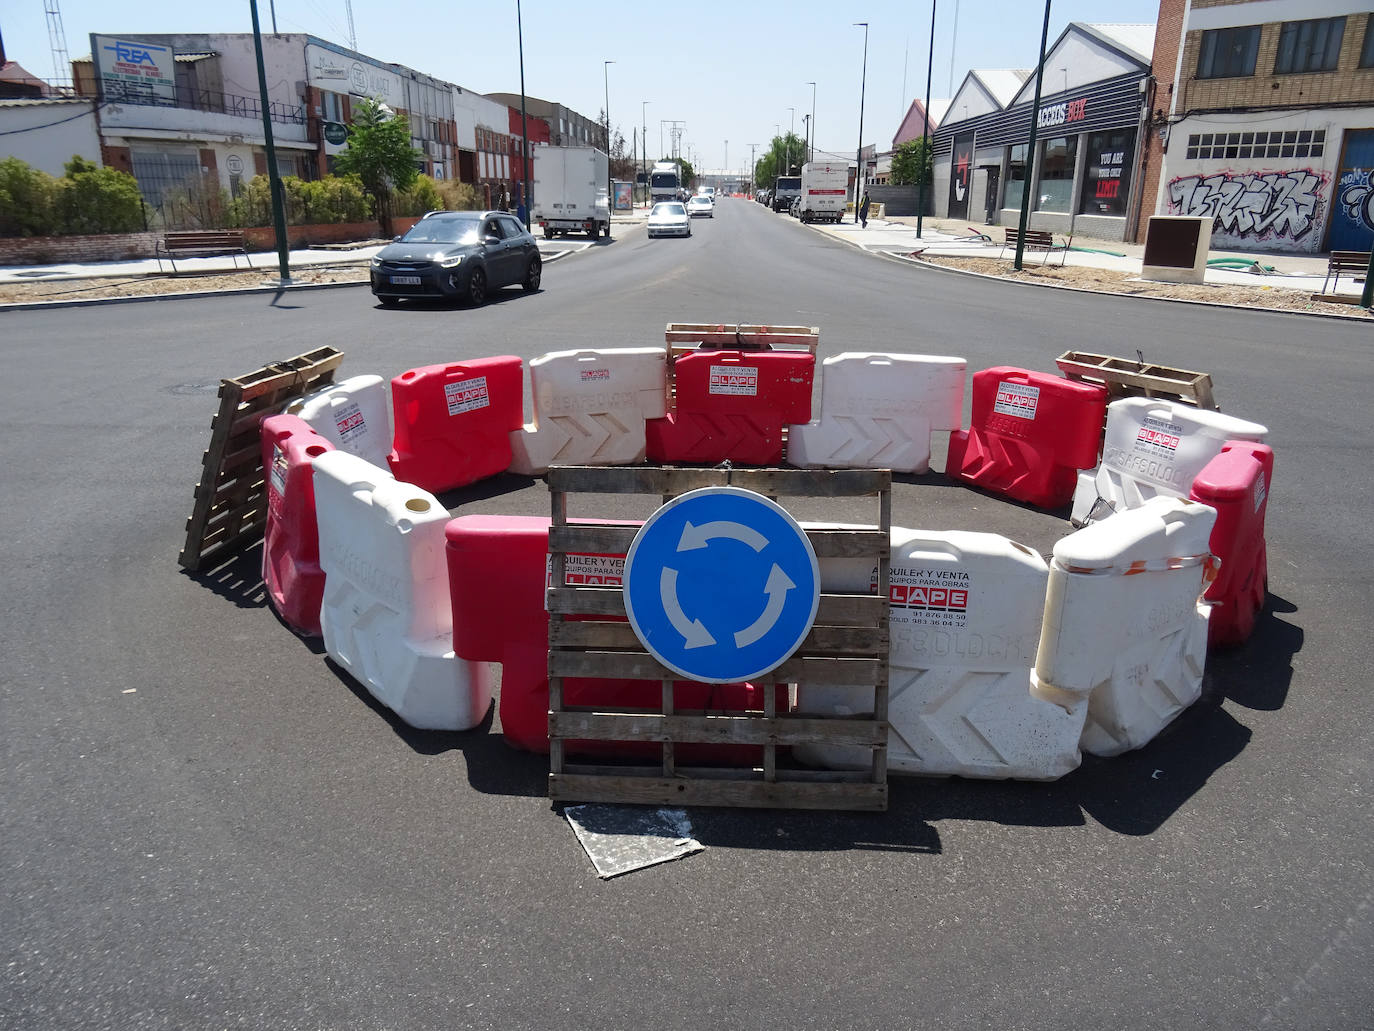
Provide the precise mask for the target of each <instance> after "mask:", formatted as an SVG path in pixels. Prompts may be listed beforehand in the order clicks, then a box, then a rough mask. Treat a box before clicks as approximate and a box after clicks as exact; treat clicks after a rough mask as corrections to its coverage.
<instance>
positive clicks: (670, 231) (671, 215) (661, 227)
mask: <svg viewBox="0 0 1374 1031" xmlns="http://www.w3.org/2000/svg"><path fill="white" fill-rule="evenodd" d="M648 229H649V236H650V238H651V239H652V238H653V237H655V236H691V235H692V219H691V216H689V215H688V214H687V207H686V205H684V204H683V203H682V202H680V201H675V200H664V201H659V202H658V203H657V204H655V205H654V207H653V210H652V211H650V212H649V223H648Z"/></svg>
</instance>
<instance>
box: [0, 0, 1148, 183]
mask: <svg viewBox="0 0 1374 1031" xmlns="http://www.w3.org/2000/svg"><path fill="white" fill-rule="evenodd" d="M937 2H938V5H939V9H938V13H937V17H936V24H935V41H934V42H935V60H934V66H933V80H934V81H933V85H932V96H934V97H936V98H939V97H948V96H949V95H950V92H951V91H950V82H951V78H952V81H953V85H954V88H955V89H957V88H958V86H959V83H960V81H961V80H962V79H963V76H964V74H965V72H966V71H967V70H968V69H969V68H1030V67H1033V66H1034V64H1035V60H1036V56H1037V52H1038V48H1039V43H1040V25H1041V20H1042V18H1043V17H1044V7H1043V5H1042V4H1041V3H1040V2H1039V0H959V2H955V0H937ZM44 6H45V5H44V3H43V2H42V0H4V3H3V5H0V34H3V37H4V42H5V51H6V53H7V55H8V57H9V59H10V60H12V61H18V62H19V63H20V64H22V65H24V66H25V67H26V68H28V70H29V71H31V72H33V73H34V74H35V75H38V76H40V77H42V78H49V77H52V76H53V75H54V72H53V64H52V56H51V48H50V47H49V44H48V28H47V19H46V17H45V15H44ZM271 7H272V5H271V3H269V0H259V4H258V10H259V17H260V18H261V21H262V26H263V30H264V31H270V29H271V24H272V20H271V19H272V15H271ZM674 7H675V8H676V11H677V12H678V13H676V14H671V15H670V13H669V12H670V10H672V9H673V8H674ZM61 10H62V23H63V27H64V29H65V31H66V39H67V51H68V53H69V54H70V55H71V56H72V57H79V56H83V55H86V54H88V53H89V52H90V42H89V35H90V33H92V32H95V33H101V34H106V33H108V34H118V35H127V36H133V37H137V35H138V34H139V33H140V32H145V33H147V32H249V31H251V30H252V22H251V19H250V16H249V5H248V0H237V2H236V0H222V2H219V3H215V4H210V3H205V2H203V0H190V2H187V0H175V2H173V0H140V2H125V0H61ZM930 10H931V9H930V2H929V0H851V2H849V3H845V4H840V3H821V2H819V0H771V2H768V0H765V2H763V3H758V2H750V3H690V4H677V5H669V4H644V3H619V4H617V3H595V4H593V3H584V2H582V0H524V2H523V5H522V11H523V19H524V33H525V88H526V90H527V91H528V92H529V93H530V94H531V95H533V96H538V97H543V98H544V99H547V100H558V101H561V102H562V103H564V104H567V105H568V106H569V107H572V108H574V109H576V110H578V111H581V112H582V113H583V114H585V115H587V116H588V117H589V118H596V117H598V115H599V114H600V112H601V109H602V107H603V106H604V104H605V101H604V99H603V98H604V96H605V91H604V82H605V79H604V78H603V75H604V73H606V72H607V71H609V83H610V110H611V120H612V122H614V123H615V124H616V125H617V126H618V127H619V128H620V129H621V130H622V131H623V132H624V134H625V136H626V139H627V140H628V139H629V138H630V135H631V129H632V127H633V126H637V125H639V124H640V120H641V113H643V115H642V116H643V117H644V118H645V119H646V120H647V122H648V138H649V141H650V150H651V152H656V151H658V149H659V139H660V130H661V126H660V121H661V120H663V119H676V120H679V121H682V122H684V123H685V132H684V135H683V143H684V150H685V151H686V152H687V153H688V154H689V156H693V157H694V158H695V159H696V161H697V164H698V166H699V167H706V168H717V167H722V166H724V165H725V163H726V160H727V151H726V141H727V140H728V141H729V150H728V161H729V167H730V168H739V169H742V168H745V167H746V166H747V165H748V159H749V153H750V151H749V144H750V143H758V144H766V143H767V141H768V140H769V139H770V138H771V137H772V136H773V135H774V133H775V132H777V131H778V127H779V126H780V127H781V129H782V131H783V132H786V131H787V130H788V128H789V127H790V126H791V125H792V124H793V119H794V118H795V126H796V130H795V131H796V133H797V135H798V136H802V135H804V126H803V121H802V116H803V115H806V114H810V112H811V104H812V88H811V86H810V85H808V83H810V82H812V81H815V83H816V89H815V105H816V128H817V133H816V145H817V147H818V148H820V149H825V150H832V151H838V152H843V153H846V154H852V153H853V152H854V150H855V149H856V147H857V144H858V142H859V93H860V82H861V77H862V76H861V72H862V67H863V60H864V30H863V29H862V28H855V27H853V26H852V25H851V23H852V22H855V21H867V22H868V23H869V30H868V31H869V35H868V75H867V90H866V99H865V103H864V123H863V141H864V143H876V144H878V145H879V148H880V149H883V148H885V147H886V146H887V145H888V144H889V143H890V142H891V139H892V136H893V134H894V133H895V132H896V129H897V126H898V124H899V122H900V120H901V117H902V115H903V114H904V113H905V111H906V108H907V105H908V104H909V103H910V102H911V100H912V99H913V98H915V97H918V96H922V97H923V96H924V93H925V82H926V58H927V54H928V51H929V48H930ZM956 11H957V16H958V31H957V34H956V32H955V16H956ZM1158 11H1159V4H1158V0H1096V2H1088V0H1055V2H1054V3H1053V6H1052V8H1051V15H1050V42H1051V43H1053V42H1054V39H1055V38H1056V37H1057V36H1058V35H1059V33H1060V32H1062V31H1063V29H1064V27H1065V25H1067V24H1068V23H1069V22H1070V21H1086V22H1150V23H1153V22H1154V21H1155V19H1156V17H1157V16H1158ZM346 12H347V8H346V5H345V3H344V2H343V0H276V21H277V28H278V29H279V31H281V32H308V33H311V34H312V35H315V36H320V37H322V38H324V39H328V40H332V41H334V42H336V43H341V44H343V45H345V46H346V45H347V44H348V16H347V13H346ZM353 23H354V29H355V31H356V34H357V40H358V49H359V50H360V51H361V52H362V53H364V54H367V55H368V56H370V57H374V58H378V59H380V60H382V61H394V62H397V63H399V64H404V65H408V66H410V67H412V68H415V69H417V70H419V71H422V72H426V73H428V74H430V75H434V76H437V77H439V78H442V79H447V80H449V81H450V82H454V83H457V84H458V85H460V86H463V87H465V88H467V89H472V90H476V91H477V92H480V93H488V92H493V91H498V90H499V91H510V92H519V89H520V75H519V60H518V51H517V40H516V17H515V0H485V2H482V3H473V2H470V0H412V2H409V3H407V2H398V0H387V2H384V3H383V2H378V0H353ZM608 60H609V61H615V62H616V63H615V64H613V65H611V66H610V68H609V70H607V69H606V68H605V66H604V65H603V63H602V62H603V61H608ZM951 69H952V71H951ZM644 100H647V101H649V102H650V103H649V105H648V107H647V108H643V107H642V106H641V101H644ZM789 108H793V109H795V110H789ZM664 133H665V134H664V136H663V138H664V139H665V141H666V139H667V136H666V130H664Z"/></svg>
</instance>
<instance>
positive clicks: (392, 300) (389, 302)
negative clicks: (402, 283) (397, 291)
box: [377, 296, 401, 308]
mask: <svg viewBox="0 0 1374 1031" xmlns="http://www.w3.org/2000/svg"><path fill="white" fill-rule="evenodd" d="M377 300H378V301H380V302H381V304H382V307H383V308H394V307H396V305H398V304H400V303H401V299H400V298H399V297H385V296H383V297H378V298H377Z"/></svg>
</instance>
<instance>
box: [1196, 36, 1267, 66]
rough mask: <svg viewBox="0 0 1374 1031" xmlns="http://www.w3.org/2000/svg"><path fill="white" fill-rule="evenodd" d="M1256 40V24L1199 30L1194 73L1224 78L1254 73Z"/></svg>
mask: <svg viewBox="0 0 1374 1031" xmlns="http://www.w3.org/2000/svg"><path fill="white" fill-rule="evenodd" d="M1259 40H1260V27H1259V26H1258V25H1240V26H1237V27H1235V28H1229V29H1208V30H1207V31H1206V32H1204V33H1203V34H1202V46H1201V47H1200V48H1199V49H1198V55H1197V77H1198V78H1199V79H1226V78H1232V77H1235V76H1240V75H1254V74H1255V56H1256V55H1257V54H1258V53H1259Z"/></svg>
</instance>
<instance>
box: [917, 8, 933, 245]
mask: <svg viewBox="0 0 1374 1031" xmlns="http://www.w3.org/2000/svg"><path fill="white" fill-rule="evenodd" d="M934 67H935V0H930V56H929V57H928V58H926V110H925V114H924V116H923V118H922V125H921V162H922V167H921V173H920V178H919V179H917V180H916V182H917V184H918V185H917V187H916V238H917V239H918V240H919V239H920V238H921V222H922V220H923V219H924V218H925V213H926V169H925V165H927V164H929V165H930V171H931V177H932V178H934V173H935V162H933V161H931V160H930V157H929V155H930V73H931V71H932V70H933V69H934ZM931 185H932V186H933V185H934V183H933V182H932V183H931Z"/></svg>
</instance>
